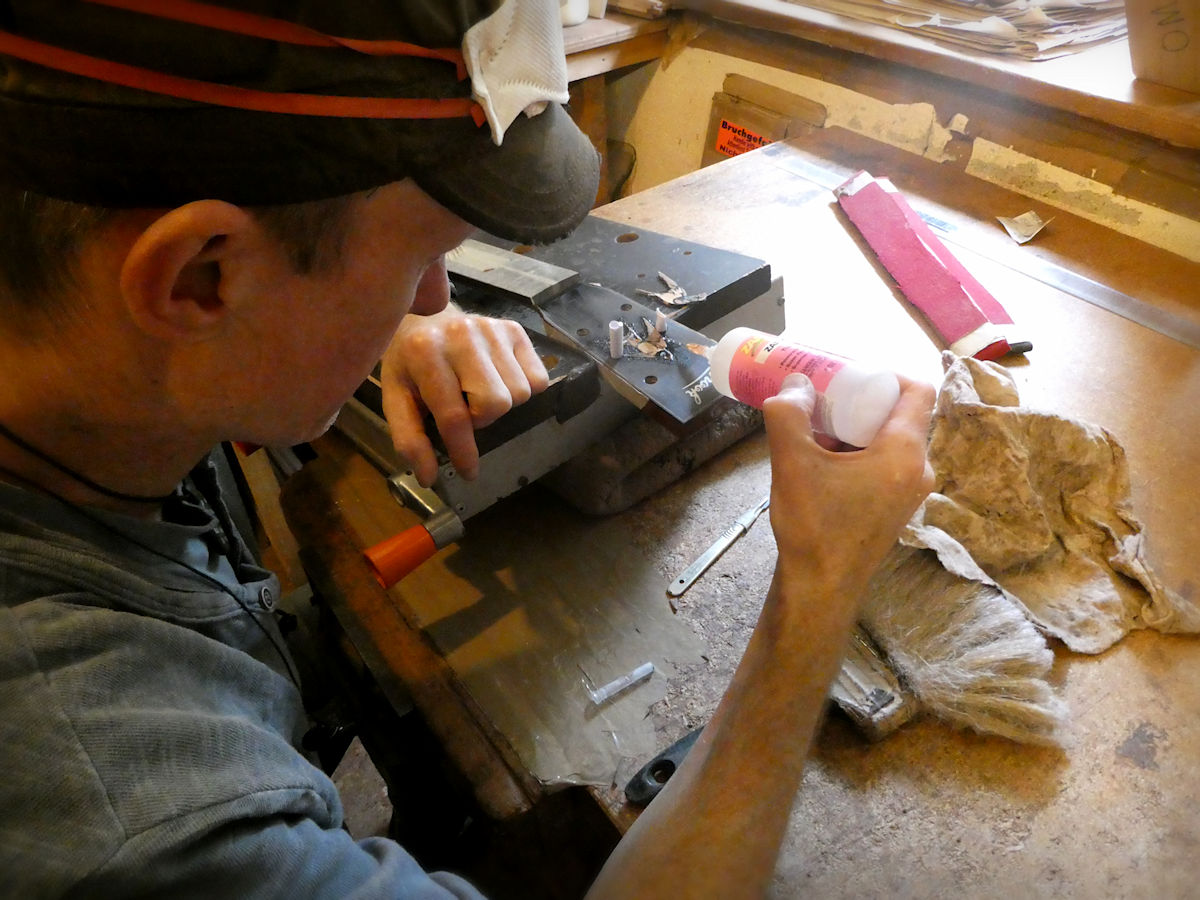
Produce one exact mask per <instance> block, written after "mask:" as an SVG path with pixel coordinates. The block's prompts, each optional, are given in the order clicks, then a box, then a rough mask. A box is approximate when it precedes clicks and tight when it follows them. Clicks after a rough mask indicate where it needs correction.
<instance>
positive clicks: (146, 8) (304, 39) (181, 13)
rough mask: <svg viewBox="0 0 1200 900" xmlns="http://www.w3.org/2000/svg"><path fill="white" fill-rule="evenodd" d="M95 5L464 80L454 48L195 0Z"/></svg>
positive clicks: (106, 0) (98, 0)
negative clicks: (397, 59)
mask: <svg viewBox="0 0 1200 900" xmlns="http://www.w3.org/2000/svg"><path fill="white" fill-rule="evenodd" d="M84 2H85V3H93V4H95V5H97V6H108V7H112V8H113V9H123V10H126V11H127V12H136V13H141V14H143V15H147V16H154V17H155V18H159V19H170V20H172V21H175V22H184V23H186V24H188V25H200V26H203V27H205V28H213V29H216V30H218V31H227V32H230V33H231V34H240V35H243V36H246V37H257V38H263V39H265V40H268V41H275V42H276V43H280V44H298V45H300V46H305V47H344V48H346V49H348V50H353V51H355V52H356V53H363V54H366V55H368V56H419V57H423V58H425V59H440V60H443V61H445V62H448V63H453V64H454V66H455V68H456V70H457V72H458V80H459V81H462V79H464V78H466V77H467V68H466V64H465V63H464V62H463V55H462V51H461V50H459V49H457V48H454V49H451V48H446V49H436V48H430V47H422V46H420V45H418V44H410V43H407V42H405V41H393V40H385V41H374V40H362V39H359V38H343V37H337V36H335V35H331V34H325V33H323V32H320V31H317V30H316V29H315V28H309V27H308V26H307V25H300V24H299V23H296V22H288V21H285V20H283V19H272V18H270V17H268V16H261V15H259V14H257V13H249V12H243V11H241V10H236V9H227V8H226V7H223V6H213V5H212V4H211V3H200V2H197V0H84Z"/></svg>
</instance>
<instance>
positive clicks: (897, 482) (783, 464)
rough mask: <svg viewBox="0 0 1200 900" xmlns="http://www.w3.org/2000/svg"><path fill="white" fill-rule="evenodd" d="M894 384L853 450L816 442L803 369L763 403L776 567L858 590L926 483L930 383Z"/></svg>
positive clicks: (929, 478) (929, 482) (842, 590)
mask: <svg viewBox="0 0 1200 900" xmlns="http://www.w3.org/2000/svg"><path fill="white" fill-rule="evenodd" d="M900 387H901V390H900V398H899V400H897V402H896V406H895V408H894V409H893V410H892V414H891V416H890V417H889V418H888V420H887V421H886V422H885V423H884V424H883V427H882V428H880V430H879V433H878V434H877V435H876V437H875V439H874V440H873V441H872V442H871V446H869V447H866V448H864V449H861V450H850V451H844V452H839V451H834V450H829V449H826V448H825V447H823V446H821V444H820V443H818V440H817V436H816V435H814V433H813V430H812V422H811V417H812V410H813V406H814V403H815V399H816V396H815V393H814V392H813V388H812V384H811V382H809V381H808V379H807V378H805V377H804V376H789V378H788V380H787V381H785V382H784V386H783V390H781V391H780V393H779V394H778V395H776V396H775V397H773V398H771V399H770V400H768V401H767V402H766V404H764V406H763V413H764V416H765V419H766V427H767V438H768V442H769V446H770V451H771V526H772V528H773V530H774V532H775V539H776V542H777V544H778V547H779V563H778V566H779V568H780V570H781V572H780V574H781V575H783V576H785V577H792V576H795V577H798V578H803V579H805V580H806V581H810V582H811V581H812V580H813V579H817V580H818V581H819V583H821V584H822V585H823V586H825V587H827V588H829V589H831V590H834V591H835V592H836V594H837V595H838V596H846V597H852V598H857V597H858V595H859V593H860V592H861V590H862V588H863V587H864V586H865V585H866V582H867V579H868V578H869V577H870V576H871V574H872V573H873V572H874V570H875V568H876V567H877V566H878V565H879V563H880V562H881V561H882V559H883V557H884V555H885V554H886V553H887V551H888V550H889V549H890V548H891V546H892V544H893V543H894V542H895V540H896V537H897V536H898V535H899V533H900V530H901V529H902V528H903V527H904V525H905V523H906V522H907V521H908V520H909V518H910V517H911V516H912V514H913V512H915V511H916V509H917V507H918V506H919V505H920V504H921V501H922V500H923V499H924V498H925V496H926V495H927V494H928V493H929V491H930V489H931V488H932V487H933V472H932V470H931V469H930V467H929V464H928V462H927V460H926V446H927V441H928V431H929V419H930V414H931V411H932V408H933V401H934V391H933V388H932V387H931V386H929V385H927V384H921V383H919V382H914V381H911V380H909V379H906V378H900Z"/></svg>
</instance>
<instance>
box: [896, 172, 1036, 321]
mask: <svg viewBox="0 0 1200 900" xmlns="http://www.w3.org/2000/svg"><path fill="white" fill-rule="evenodd" d="M877 183H878V182H877ZM880 187H883V188H884V192H885V193H886V194H887V195H888V196H889V197H891V198H892V201H893V202H894V203H895V204H896V205H897V206H899V207H900V208H901V209H902V210H904V218H905V219H907V220H908V224H909V227H910V228H912V230H913V231H915V232H916V233H917V234H918V235H919V236H920V237H921V240H922V241H924V242H925V243H926V244H927V245H928V247H929V249H930V251H931V252H932V253H933V255H934V256H936V257H937V258H938V260H939V261H940V262H941V264H942V265H943V266H945V267H946V268H947V269H949V270H950V273H951V274H952V275H954V277H955V278H957V279H958V280H959V281H961V282H962V286H963V290H965V291H966V292H967V296H968V297H970V298H971V302H973V303H974V304H975V305H976V306H978V307H979V309H980V311H981V312H982V313H983V314H984V315H985V316H987V317H988V321H989V322H991V323H992V324H993V325H1012V324H1013V320H1012V316H1010V315H1009V314H1008V310H1006V309H1005V308H1004V307H1003V306H1001V305H1000V301H999V300H997V299H996V298H995V297H993V296H992V294H991V292H990V291H989V290H988V289H987V288H985V287H984V286H983V285H982V284H980V283H979V280H978V279H977V278H976V277H975V276H974V275H972V274H971V273H970V272H969V271H967V267H966V266H964V265H963V264H962V263H961V262H960V261H959V259H958V257H957V256H955V255H954V254H953V253H951V252H950V250H949V248H947V247H946V245H945V244H943V243H942V241H941V239H940V238H939V237H938V236H937V235H936V234H934V233H933V229H931V228H930V227H929V225H928V224H926V222H925V220H924V219H922V218H921V216H920V214H919V213H918V212H917V211H916V210H915V209H913V208H912V206H911V205H909V202H908V199H907V198H906V197H905V196H904V195H903V194H901V193H900V192H899V191H897V190H896V189H895V187H893V186H892V185H891V184H890V183H887V184H886V185H885V184H880Z"/></svg>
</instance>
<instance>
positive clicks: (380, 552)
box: [363, 525, 438, 588]
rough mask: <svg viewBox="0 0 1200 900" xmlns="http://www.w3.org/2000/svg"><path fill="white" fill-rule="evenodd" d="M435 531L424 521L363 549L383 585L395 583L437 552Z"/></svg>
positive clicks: (373, 572)
mask: <svg viewBox="0 0 1200 900" xmlns="http://www.w3.org/2000/svg"><path fill="white" fill-rule="evenodd" d="M437 549H438V548H437V544H436V543H435V542H434V540H433V535H431V534H430V533H429V530H428V529H427V528H426V527H425V526H424V525H414V526H412V527H411V528H406V529H405V530H404V531H402V532H400V533H399V534H397V535H393V536H392V537H390V538H388V539H387V540H385V541H380V542H379V543H378V544H376V545H375V546H374V547H368V548H367V549H366V550H364V551H363V556H365V557H366V558H367V563H368V564H369V565H370V566H371V572H372V574H374V576H375V580H376V581H378V582H379V585H380V587H383V588H390V587H391V586H392V585H393V584H395V583H396V582H397V581H399V580H400V579H401V578H403V577H404V576H405V575H407V574H408V573H409V572H411V571H412V570H413V569H415V568H416V567H417V566H419V565H420V564H421V563H423V562H425V560H427V559H429V557H431V556H433V554H434V553H436V552H437Z"/></svg>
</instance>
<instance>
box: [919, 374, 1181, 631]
mask: <svg viewBox="0 0 1200 900" xmlns="http://www.w3.org/2000/svg"><path fill="white" fill-rule="evenodd" d="M943 365H944V366H945V369H946V374H945V379H944V381H943V384H942V388H941V391H940V393H939V396H938V401H937V407H936V409H935V411H934V418H933V425H932V433H931V438H930V445H929V458H930V463H931V465H932V467H933V470H934V473H935V478H936V481H935V487H934V492H933V493H932V494H930V496H929V497H928V498H927V499H926V500H925V502H924V503H923V504H922V506H921V507H920V508H919V509H918V511H917V513H916V514H915V515H914V516H913V518H912V519H911V521H910V522H909V525H908V526H907V528H906V529H905V532H904V534H903V535H902V536H901V543H902V544H905V545H908V546H910V547H920V548H927V549H929V550H932V551H933V552H934V553H936V554H937V557H938V559H939V561H940V562H941V564H942V565H943V566H944V567H945V568H946V569H947V570H949V571H950V572H952V573H954V574H956V575H958V576H960V577H962V578H966V579H969V580H972V581H977V582H981V583H984V584H991V585H994V586H996V587H998V588H999V589H1000V590H1001V591H1002V592H1003V593H1004V594H1005V596H1007V597H1008V598H1009V599H1010V600H1012V601H1013V602H1014V603H1016V604H1018V605H1019V606H1020V607H1021V608H1022V609H1023V610H1024V612H1025V614H1026V616H1027V617H1028V618H1029V620H1030V621H1032V622H1033V623H1034V625H1035V626H1037V628H1038V629H1039V630H1040V631H1041V632H1043V633H1044V634H1046V635H1051V636H1053V637H1055V638H1058V639H1059V640H1061V641H1062V642H1063V643H1064V644H1066V646H1067V647H1069V648H1070V649H1072V650H1075V651H1078V652H1081V653H1100V652H1102V651H1104V650H1106V649H1108V648H1109V647H1111V646H1112V645H1113V644H1114V643H1116V642H1117V641H1119V640H1120V639H1121V638H1122V637H1124V636H1125V635H1126V634H1127V633H1128V632H1129V631H1131V630H1133V629H1138V628H1154V629H1157V630H1159V631H1163V632H1197V631H1200V609H1198V608H1197V607H1196V606H1195V605H1193V604H1191V603H1188V602H1186V601H1185V600H1183V598H1181V597H1180V596H1179V595H1177V594H1176V593H1174V592H1172V591H1170V590H1169V589H1167V588H1166V587H1164V586H1163V584H1162V583H1161V582H1160V581H1159V580H1158V578H1157V577H1156V576H1155V574H1154V572H1153V571H1152V570H1151V568H1150V566H1149V565H1148V563H1147V562H1146V560H1145V558H1144V555H1143V533H1142V526H1141V523H1140V522H1139V521H1138V519H1137V517H1136V516H1135V515H1134V512H1133V509H1132V503H1131V498H1130V485H1129V472H1128V467H1127V465H1126V460H1125V451H1124V450H1123V449H1122V447H1121V445H1120V443H1118V441H1117V439H1116V438H1115V437H1114V436H1113V435H1112V434H1110V433H1109V432H1108V431H1107V430H1105V429H1104V428H1101V427H1099V426H1097V425H1092V424H1089V423H1086V422H1080V421H1077V420H1074V419H1069V418H1066V417H1064V416H1060V415H1056V414H1054V413H1052V412H1043V411H1037V410H1033V409H1029V408H1026V407H1022V406H1020V400H1019V397H1018V392H1017V388H1016V383H1015V382H1014V380H1013V378H1012V376H1011V375H1010V374H1009V373H1008V371H1007V370H1005V369H1004V367H1002V366H1000V365H998V364H996V363H991V362H983V361H980V360H976V359H972V358H960V357H956V356H954V355H953V354H950V353H946V354H945V355H944V357H943Z"/></svg>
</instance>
